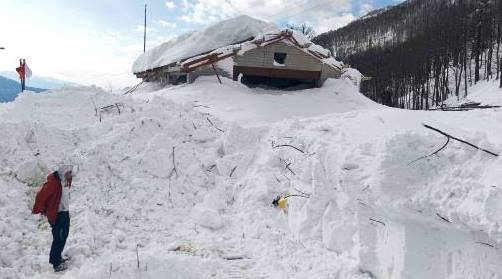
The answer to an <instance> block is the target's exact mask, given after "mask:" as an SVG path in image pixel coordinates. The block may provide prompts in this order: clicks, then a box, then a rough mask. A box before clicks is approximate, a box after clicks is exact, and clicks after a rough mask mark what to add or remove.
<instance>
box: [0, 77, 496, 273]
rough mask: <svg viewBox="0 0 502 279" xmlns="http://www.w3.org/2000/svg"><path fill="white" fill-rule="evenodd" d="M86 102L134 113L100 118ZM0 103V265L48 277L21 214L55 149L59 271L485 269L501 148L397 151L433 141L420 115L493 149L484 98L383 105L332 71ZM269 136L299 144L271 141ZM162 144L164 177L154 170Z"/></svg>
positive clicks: (27, 218) (38, 243)
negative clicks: (289, 79)
mask: <svg viewBox="0 0 502 279" xmlns="http://www.w3.org/2000/svg"><path fill="white" fill-rule="evenodd" d="M484 86H485V88H486V87H490V86H491V85H487V84H485V85H484ZM493 90H499V89H493ZM487 94H492V93H487ZM498 94H500V91H498ZM499 96H500V95H499ZM145 98H146V99H148V100H150V101H149V102H148V103H146V102H145V101H144V99H145ZM490 98H493V100H495V94H493V96H492V97H490ZM499 98H500V97H499ZM91 99H92V100H94V101H95V103H96V105H101V104H103V105H106V104H110V103H115V102H120V103H124V104H125V105H127V106H128V107H131V108H134V110H125V111H124V112H123V113H121V114H120V115H118V114H113V115H109V116H108V117H106V118H104V119H103V121H102V122H99V120H98V119H97V118H96V116H95V113H94V110H93V104H92V102H91ZM194 100H198V101H200V103H203V104H210V105H211V106H210V108H209V109H208V108H205V107H197V108H194V107H193V104H194ZM86 104H87V105H86ZM323 104H324V105H325V106H323ZM0 113H1V120H0V133H1V134H2V135H9V136H8V137H0V158H2V159H1V160H0V168H1V169H2V172H0V192H2V193H3V194H2V195H0V215H1V216H2V218H1V219H0V245H1V247H2V251H1V252H0V275H1V277H2V278H54V275H53V274H52V270H51V268H50V265H49V264H48V262H47V261H48V255H47V253H48V249H49V246H50V241H51V236H50V229H49V228H48V225H47V222H46V221H45V220H44V218H43V217H40V216H33V215H31V214H30V207H31V205H32V203H33V197H34V194H35V191H36V188H34V187H30V186H28V184H26V183H30V184H32V183H35V182H34V181H36V180H37V179H38V178H37V177H38V176H39V175H40V173H41V172H44V171H46V170H47V169H51V168H53V166H57V165H58V164H59V163H60V162H61V158H64V157H66V156H69V157H71V158H73V159H72V160H73V161H74V162H75V163H76V165H78V167H79V172H78V175H77V176H76V177H75V178H74V182H73V184H74V186H73V189H72V191H73V192H72V212H71V216H72V225H71V229H70V237H69V239H68V244H67V249H66V253H67V254H68V255H69V256H71V257H72V261H73V263H72V267H71V268H70V269H69V270H68V271H67V272H66V273H65V274H63V275H62V276H61V278H63V279H64V278H131V279H132V278H138V277H141V278H230V277H231V276H241V277H244V278H246V277H247V278H371V276H377V277H379V278H405V277H406V276H407V274H409V276H413V277H415V278H475V277H479V278H489V277H490V276H492V277H493V276H499V277H500V276H502V268H501V267H500V265H499V262H500V261H501V260H502V258H501V255H499V254H498V251H497V250H496V249H494V248H493V247H499V246H500V243H501V242H502V226H501V222H502V206H501V205H500V204H501V203H500V202H499V201H500V198H501V197H502V191H501V190H500V189H498V188H494V187H492V186H493V185H498V184H500V181H502V172H500V168H501V165H502V158H495V157H493V158H492V157H489V158H487V157H486V156H485V155H484V154H482V153H481V152H477V151H476V150H473V149H471V148H468V147H466V146H464V145H460V144H454V143H452V146H450V147H449V148H447V149H445V150H443V151H442V153H441V156H440V157H431V158H428V160H422V161H420V162H417V163H416V164H414V165H413V166H408V165H407V163H408V162H409V161H411V160H413V159H415V158H417V157H419V156H421V155H423V154H426V153H427V152H428V151H429V150H430V149H431V147H434V146H436V145H437V142H438V139H441V137H440V136H439V135H436V134H433V133H429V132H427V131H424V129H423V128H422V127H421V126H420V123H422V122H427V123H431V124H432V125H435V126H441V127H444V128H445V129H447V130H448V131H451V133H452V134H455V135H458V136H461V137H462V138H468V139H469V141H471V142H475V143H477V144H479V145H482V146H487V147H488V148H490V149H496V150H500V149H501V147H502V146H501V144H500V138H502V131H501V130H500V129H497V127H499V126H500V124H501V123H502V116H501V115H500V114H499V111H496V110H494V111H487V110H484V111H471V112H462V113H455V114H450V113H444V112H431V111H421V112H417V111H403V110H397V109H391V108H386V107H383V106H379V105H377V104H375V103H373V102H371V101H369V100H367V99H366V98H364V97H363V96H362V95H361V94H360V93H358V92H357V88H356V87H354V86H353V85H352V84H351V83H350V82H347V81H344V80H334V81H328V83H327V86H325V87H323V88H321V89H311V90H303V91H299V92H295V93H290V94H284V93H280V92H273V91H261V90H251V89H248V88H245V87H243V86H241V85H239V84H237V83H232V82H231V81H228V82H225V83H224V85H222V86H220V85H217V86H216V85H214V82H210V81H209V79H204V78H202V79H200V80H197V81H196V83H195V84H194V86H192V87H190V88H188V87H172V88H169V89H165V90H160V91H156V92H151V93H149V92H143V93H140V94H138V95H137V96H134V98H126V97H123V96H116V95H111V94H108V93H106V92H103V91H101V90H99V89H97V88H92V87H87V88H73V89H64V90H55V91H52V92H50V93H48V94H44V95H37V94H32V93H23V94H21V96H20V97H19V98H18V99H16V100H15V101H14V102H13V103H10V104H5V105H0ZM207 113H210V114H211V119H212V121H213V122H214V124H216V125H217V126H218V127H220V128H221V129H222V130H223V131H225V132H223V133H222V132H220V131H218V130H216V129H214V127H212V126H211V124H210V123H209V122H208V121H207ZM278 139H281V141H280V142H281V144H289V145H291V146H297V147H301V148H302V150H307V151H308V152H306V153H302V152H298V151H297V150H295V149H293V148H278V149H275V150H273V149H271V144H270V143H271V142H272V141H275V142H279V141H278ZM173 147H175V150H176V160H175V163H176V167H177V169H178V172H179V175H178V176H171V177H169V175H168V174H169V172H170V171H171V169H172V167H173V165H172V157H171V153H172V150H173ZM37 153H39V155H37V156H35V155H34V154H37ZM279 158H280V159H281V160H282V161H287V162H289V163H291V164H292V165H291V166H292V167H294V171H295V173H296V175H293V174H291V173H290V172H289V171H288V170H287V169H285V168H284V165H283V164H281V163H280V160H279ZM235 166H237V168H236V169H235V173H234V174H233V175H232V177H229V173H230V171H231V170H232V169H233V168H234V167H235ZM4 170H5V171H4ZM33 178H35V179H33ZM29 181H32V182H29ZM368 185H371V187H368ZM296 189H301V191H302V192H306V193H309V194H310V198H308V199H306V198H291V199H290V200H289V201H288V204H289V213H288V214H287V215H285V214H284V213H283V212H281V211H278V210H276V209H275V208H273V207H272V206H271V205H270V202H271V199H273V198H274V197H275V196H277V195H278V194H279V193H295V191H296ZM362 189H364V191H362ZM361 201H363V202H361ZM437 214H438V215H440V216H442V217H444V218H445V219H447V220H449V221H451V223H447V222H444V221H442V220H441V219H439V218H438V215H437ZM191 217H192V218H191ZM370 219H373V220H377V221H380V222H382V223H384V224H385V226H383V225H381V224H380V223H377V222H375V221H371V220H370ZM138 244H140V246H138ZM486 244H489V245H492V246H493V247H491V246H489V245H486ZM180 245H181V246H182V247H183V248H180V249H184V251H189V252H186V253H180V251H174V250H173V247H175V246H176V247H180ZM222 255H246V259H243V260H233V261H227V260H225V259H224V258H222ZM138 259H139V261H138ZM137 261H138V262H139V268H138V267H137ZM188 267H189V268H188Z"/></svg>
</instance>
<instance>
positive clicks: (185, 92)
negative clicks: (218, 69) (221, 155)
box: [134, 76, 382, 126]
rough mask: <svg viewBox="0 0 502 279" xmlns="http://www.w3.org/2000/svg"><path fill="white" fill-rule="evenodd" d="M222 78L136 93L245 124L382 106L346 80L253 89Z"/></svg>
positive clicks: (135, 95) (206, 78) (260, 123)
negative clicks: (302, 86)
mask: <svg viewBox="0 0 502 279" xmlns="http://www.w3.org/2000/svg"><path fill="white" fill-rule="evenodd" d="M222 81H223V84H224V86H221V85H220V84H219V83H218V81H217V80H216V77H214V76H213V77H200V78H199V79H197V82H195V83H193V84H190V86H178V87H176V88H175V89H173V88H168V89H164V90H159V91H155V92H150V93H140V94H134V98H138V99H141V100H145V101H146V100H149V99H151V98H152V97H153V96H162V97H164V98H167V99H169V100H173V101H174V102H177V103H182V104H184V105H186V106H191V107H193V108H195V109H197V110H199V111H201V112H203V113H210V114H211V115H215V116H217V117H219V118H221V119H226V120H227V121H235V122H237V123H239V125H243V126H256V125H263V124H267V123H271V122H278V121H283V120H287V119H300V118H304V117H313V116H321V115H325V114H330V113H342V112H350V111H357V110H369V109H376V108H379V107H380V108H381V107H382V106H380V105H379V104H377V103H375V102H373V101H371V100H369V99H368V98H366V97H365V96H364V95H362V94H361V93H360V92H359V91H358V89H357V87H354V85H353V83H352V82H351V81H348V80H342V79H329V80H327V81H326V82H325V83H324V85H323V87H322V88H315V89H305V90H296V91H291V92H288V91H281V90H265V89H259V88H257V89H250V88H248V87H246V86H245V85H243V84H241V83H238V82H233V81H232V80H230V79H226V78H222Z"/></svg>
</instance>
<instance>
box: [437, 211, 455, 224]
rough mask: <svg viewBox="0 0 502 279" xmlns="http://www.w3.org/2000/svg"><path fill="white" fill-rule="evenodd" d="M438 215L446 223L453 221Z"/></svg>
mask: <svg viewBox="0 0 502 279" xmlns="http://www.w3.org/2000/svg"><path fill="white" fill-rule="evenodd" d="M436 215H437V216H438V217H439V218H441V219H443V220H444V221H446V222H448V223H451V221H450V220H448V219H446V218H445V217H443V216H441V215H439V213H436Z"/></svg>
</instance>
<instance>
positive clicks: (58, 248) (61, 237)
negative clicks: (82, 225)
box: [49, 211, 70, 266]
mask: <svg viewBox="0 0 502 279" xmlns="http://www.w3.org/2000/svg"><path fill="white" fill-rule="evenodd" d="M51 227H52V245H51V253H50V256H49V262H50V263H51V264H52V265H53V266H57V265H59V264H60V263H61V261H62V257H61V253H62V252H63V249H64V246H65V244H66V238H68V233H69V232H70V214H69V213H68V211H63V212H58V215H57V218H56V224H54V226H51Z"/></svg>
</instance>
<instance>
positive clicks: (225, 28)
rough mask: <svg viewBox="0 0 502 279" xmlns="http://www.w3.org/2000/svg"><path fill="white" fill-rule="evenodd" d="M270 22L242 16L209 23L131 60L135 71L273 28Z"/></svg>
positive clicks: (244, 38) (180, 58) (166, 63)
mask: <svg viewBox="0 0 502 279" xmlns="http://www.w3.org/2000/svg"><path fill="white" fill-rule="evenodd" d="M275 28H276V27H275V26H274V25H273V24H270V23H267V22H264V21H261V20H258V19H254V18H252V17H249V16H246V15H242V16H238V17H235V18H232V19H228V20H224V21H221V22H218V23H216V24H213V25H211V26H209V27H207V28H204V29H202V30H200V31H194V32H191V33H186V34H183V35H181V36H179V37H176V38H174V39H172V40H170V41H168V42H166V43H164V44H161V45H159V46H157V47H155V48H153V49H150V50H148V51H147V52H145V53H144V54H142V55H141V56H139V57H138V59H137V60H136V61H135V62H134V64H133V68H132V72H133V73H139V72H143V71H146V70H150V69H154V68H157V67H161V66H165V65H168V64H171V63H173V62H179V61H181V60H184V59H187V58H190V57H193V56H196V55H199V54H201V53H205V52H208V51H212V50H214V49H217V48H220V47H223V46H228V45H232V44H235V43H238V42H241V41H244V40H246V39H249V38H252V37H255V36H256V35H258V34H262V33H264V32H267V31H270V30H273V29H275Z"/></svg>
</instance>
